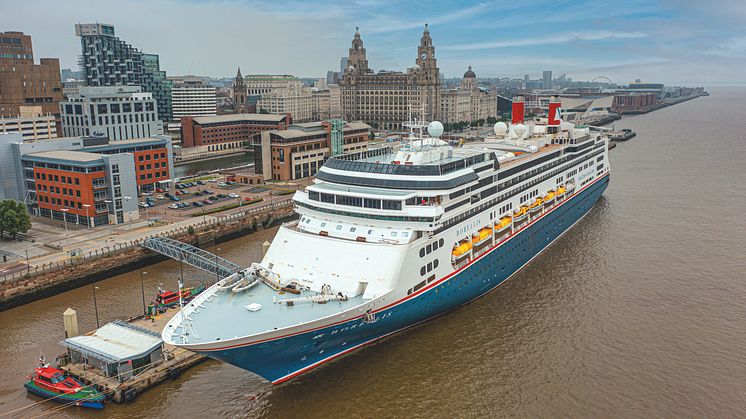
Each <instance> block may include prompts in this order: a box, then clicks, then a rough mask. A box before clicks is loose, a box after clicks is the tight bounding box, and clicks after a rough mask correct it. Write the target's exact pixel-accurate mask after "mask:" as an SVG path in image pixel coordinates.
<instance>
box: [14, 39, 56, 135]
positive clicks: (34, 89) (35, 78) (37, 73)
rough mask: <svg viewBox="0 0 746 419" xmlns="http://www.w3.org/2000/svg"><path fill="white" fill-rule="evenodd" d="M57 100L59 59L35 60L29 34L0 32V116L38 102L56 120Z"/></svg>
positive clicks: (19, 111) (44, 111) (17, 111)
mask: <svg viewBox="0 0 746 419" xmlns="http://www.w3.org/2000/svg"><path fill="white" fill-rule="evenodd" d="M60 100H62V81H61V79H60V61H59V60H58V59H57V58H42V59H40V60H39V64H34V51H33V47H32V45H31V37H30V36H29V35H25V34H24V33H23V32H0V116H1V117H9V118H16V117H18V116H20V114H21V107H22V106H40V107H41V114H43V115H53V116H54V117H55V118H56V119H57V121H59V114H60V109H59V102H60Z"/></svg>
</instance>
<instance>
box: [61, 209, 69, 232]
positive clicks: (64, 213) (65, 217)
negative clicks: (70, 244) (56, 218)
mask: <svg viewBox="0 0 746 419" xmlns="http://www.w3.org/2000/svg"><path fill="white" fill-rule="evenodd" d="M60 211H62V221H63V222H64V223H65V237H70V235H69V234H68V233H67V212H68V211H70V208H62V209H60Z"/></svg>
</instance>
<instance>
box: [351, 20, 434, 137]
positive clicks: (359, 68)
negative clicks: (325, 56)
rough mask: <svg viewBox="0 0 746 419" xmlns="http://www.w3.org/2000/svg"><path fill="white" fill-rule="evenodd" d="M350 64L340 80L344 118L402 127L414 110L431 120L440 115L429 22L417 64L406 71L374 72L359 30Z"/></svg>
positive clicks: (384, 126)
mask: <svg viewBox="0 0 746 419" xmlns="http://www.w3.org/2000/svg"><path fill="white" fill-rule="evenodd" d="M347 64H348V65H347V68H346V69H345V70H344V74H343V76H342V80H340V82H339V85H340V88H341V97H342V100H341V101H342V114H343V117H344V119H346V120H362V121H365V122H368V123H370V124H371V125H372V126H373V127H374V128H382V129H401V128H402V123H403V122H405V121H406V120H407V119H408V118H409V114H410V112H411V113H412V114H414V115H415V116H420V117H424V118H425V120H428V121H432V120H435V119H438V116H439V113H440V106H441V105H440V94H441V78H440V74H439V70H438V63H437V60H436V59H435V47H434V46H433V42H432V39H431V38H430V30H429V29H428V27H427V25H425V30H424V32H423V33H422V38H421V39H420V45H419V47H418V48H417V58H416V60H415V64H416V65H415V66H414V67H413V68H410V69H408V70H407V72H406V73H403V72H398V71H383V70H382V71H379V72H378V73H374V72H373V70H372V69H370V68H369V67H368V59H367V57H366V51H365V47H364V46H363V41H362V39H361V37H360V32H359V31H356V32H355V35H354V38H353V40H352V46H351V47H350V49H349V59H348V63H347Z"/></svg>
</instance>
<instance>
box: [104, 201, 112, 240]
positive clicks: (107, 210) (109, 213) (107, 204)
mask: <svg viewBox="0 0 746 419" xmlns="http://www.w3.org/2000/svg"><path fill="white" fill-rule="evenodd" d="M104 202H105V203H106V218H107V219H108V220H109V235H112V234H114V233H112V232H111V209H109V204H113V203H114V201H112V200H111V199H107V200H104Z"/></svg>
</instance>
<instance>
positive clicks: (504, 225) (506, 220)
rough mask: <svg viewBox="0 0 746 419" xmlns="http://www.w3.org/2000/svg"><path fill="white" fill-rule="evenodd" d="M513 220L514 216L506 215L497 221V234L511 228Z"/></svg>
mask: <svg viewBox="0 0 746 419" xmlns="http://www.w3.org/2000/svg"><path fill="white" fill-rule="evenodd" d="M512 221H513V217H511V216H509V215H508V216H506V217H503V218H501V219H500V221H497V222H495V234H499V233H502V232H504V231H505V230H507V229H509V228H510V223H511V222H512Z"/></svg>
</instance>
